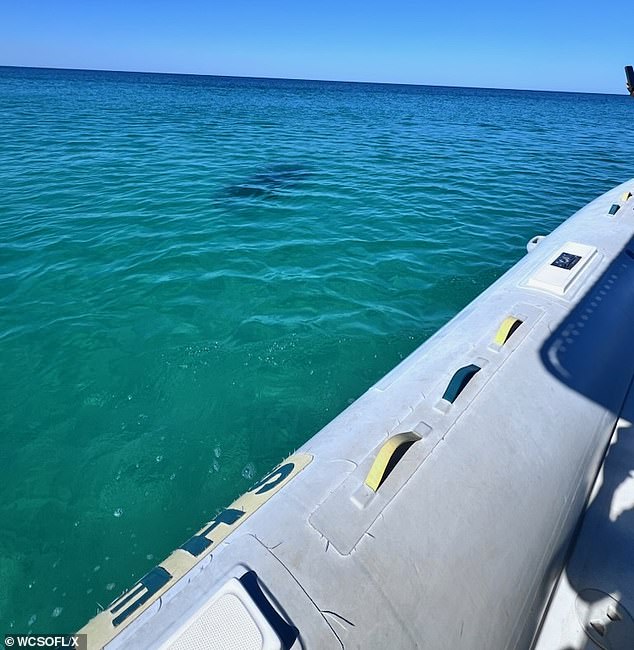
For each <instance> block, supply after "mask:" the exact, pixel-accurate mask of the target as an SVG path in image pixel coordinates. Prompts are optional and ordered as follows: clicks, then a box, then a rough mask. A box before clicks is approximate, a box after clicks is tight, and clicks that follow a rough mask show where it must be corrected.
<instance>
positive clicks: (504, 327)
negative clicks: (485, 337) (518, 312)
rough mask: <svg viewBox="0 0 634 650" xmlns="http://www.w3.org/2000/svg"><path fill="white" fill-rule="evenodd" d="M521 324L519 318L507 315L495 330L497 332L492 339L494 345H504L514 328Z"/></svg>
mask: <svg viewBox="0 0 634 650" xmlns="http://www.w3.org/2000/svg"><path fill="white" fill-rule="evenodd" d="M521 324H522V321H521V320H520V319H519V318H515V316H509V317H508V318H505V319H504V321H503V322H502V324H501V325H500V328H499V329H498V331H497V334H496V335H495V339H493V342H494V343H495V344H496V345H500V346H502V345H504V344H505V343H506V342H507V341H508V340H509V338H511V335H512V334H513V332H515V330H516V329H517V328H518V327H519V326H520V325H521Z"/></svg>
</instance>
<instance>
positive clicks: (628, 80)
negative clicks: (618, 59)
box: [625, 65, 634, 97]
mask: <svg viewBox="0 0 634 650" xmlns="http://www.w3.org/2000/svg"><path fill="white" fill-rule="evenodd" d="M625 85H626V86H627V92H628V93H630V95H631V96H632V97H634V68H632V66H631V65H626V66H625Z"/></svg>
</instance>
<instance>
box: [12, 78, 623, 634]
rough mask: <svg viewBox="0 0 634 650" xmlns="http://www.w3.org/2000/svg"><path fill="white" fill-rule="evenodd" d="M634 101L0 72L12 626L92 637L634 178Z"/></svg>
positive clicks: (385, 87) (497, 92)
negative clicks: (156, 570) (218, 520)
mask: <svg viewBox="0 0 634 650" xmlns="http://www.w3.org/2000/svg"><path fill="white" fill-rule="evenodd" d="M633 109H634V103H632V101H631V100H630V99H629V98H628V97H626V96H605V95H584V94H571V93H539V92H522V91H504V90H482V89H460V88H440V87H415V86H393V85H379V84H347V83H326V82H308V81H283V80H264V79H237V78H219V77H196V76H175V75H149V74H133V73H106V72H88V71H59V70H37V69H17V68H0V135H1V137H0V179H1V180H2V190H3V197H2V204H1V206H0V229H1V230H0V232H1V234H2V236H1V238H0V261H1V264H0V343H1V345H2V349H1V355H2V356H1V359H2V370H3V371H2V373H0V405H1V408H0V433H1V435H0V459H1V462H2V472H3V480H2V482H1V483H0V519H1V520H2V522H3V530H4V533H3V535H2V536H0V631H4V632H6V633H26V632H29V631H33V632H45V633H55V632H63V633H69V632H71V631H73V630H75V629H77V628H78V627H80V626H81V625H82V624H83V623H84V622H85V621H86V620H87V619H88V618H89V617H91V616H92V615H94V614H95V613H96V611H97V609H98V608H100V607H103V606H105V605H107V604H108V603H109V602H110V601H111V600H113V598H115V597H116V596H117V595H118V594H119V593H120V592H121V591H122V590H123V589H125V588H127V587H129V586H131V585H132V583H133V582H134V580H135V579H137V578H139V577H140V576H142V575H143V574H144V573H145V572H146V571H148V570H149V569H150V568H151V567H152V566H154V565H155V564H156V563H157V562H159V561H160V560H161V559H162V558H163V557H165V556H166V555H167V554H168V553H169V552H170V551H171V550H172V549H173V548H175V547H176V546H178V545H179V544H180V543H182V542H183V541H184V540H185V539H186V538H187V537H188V536H189V535H191V534H192V532H193V531H195V530H196V529H198V528H199V527H200V526H201V525H202V524H203V523H204V522H205V521H207V520H208V519H210V518H211V517H212V516H213V515H214V514H215V513H216V512H217V511H218V510H219V509H220V508H221V507H222V506H224V505H227V504H229V503H230V502H231V501H232V500H233V499H234V498H236V497H237V496H238V495H239V494H241V493H242V492H243V491H244V490H246V489H247V488H248V487H249V485H250V484H252V483H253V482H254V481H255V480H256V479H257V478H258V477H259V476H261V475H263V474H264V473H265V472H266V471H267V470H268V469H270V468H271V467H272V466H273V465H274V464H276V463H277V462H279V461H280V460H281V459H282V458H283V457H284V456H285V455H287V454H288V453H290V452H292V451H293V450H294V449H296V448H297V447H298V446H300V445H301V444H302V443H303V442H304V441H305V440H307V439H308V438H309V437H310V436H312V435H313V434H314V433H316V432H317V431H318V430H319V428H320V427H322V426H323V425H324V424H326V423H327V422H328V421H329V420H330V419H332V418H333V417H334V416H335V415H336V414H337V413H339V412H340V411H341V410H342V409H344V408H345V407H346V406H347V405H348V404H349V403H350V402H351V401H353V400H354V399H355V398H356V397H358V396H359V395H360V394H361V393H362V392H364V391H365V390H366V389H367V388H368V387H370V386H371V385H372V384H373V383H374V382H375V381H376V380H378V379H379V378H380V377H381V376H382V375H383V374H384V373H385V372H387V371H388V370H390V369H391V368H392V367H393V366H394V365H395V364H396V363H398V362H399V360H401V359H403V358H404V357H405V356H406V355H408V354H409V353H410V352H411V351H412V350H413V349H414V348H415V347H417V346H418V345H419V344H420V343H422V342H423V341H424V340H425V339H426V338H427V337H429V336H430V335H431V334H432V333H433V332H434V331H435V330H436V329H437V328H438V327H440V326H441V325H442V324H443V323H445V322H446V321H447V320H449V319H450V318H451V317H452V316H453V315H454V314H456V313H457V312H458V311H459V310H460V309H461V308H462V307H463V306H465V305H466V304H467V303H468V302H469V301H470V300H472V299H473V298H474V297H475V296H477V295H478V293H480V292H481V291H482V290H483V289H485V288H486V287H487V286H488V285H489V284H490V283H491V282H492V281H493V280H495V279H496V278H498V277H499V276H500V275H501V274H502V273H503V272H504V271H505V270H506V269H508V268H509V267H510V266H511V265H512V264H514V263H515V262H516V261H517V260H518V259H520V258H521V257H522V255H524V252H525V248H524V246H525V243H526V241H527V240H528V239H530V238H531V237H532V236H533V235H535V234H546V233H548V232H549V231H551V230H552V229H553V228H554V227H556V226H557V225H558V224H559V223H560V222H562V221H563V220H564V219H565V218H567V217H568V216H570V215H571V214H572V213H574V212H575V211H576V210H577V209H579V208H580V207H582V206H583V205H584V204H585V203H587V202H588V201H589V200H591V199H592V198H594V197H595V196H597V195H598V194H600V193H602V192H604V191H606V190H607V189H609V188H611V187H612V186H614V185H615V184H617V183H620V182H622V181H624V180H626V179H628V178H630V177H632V176H634V169H633V164H632V144H633V140H632V137H631V125H632V110H633Z"/></svg>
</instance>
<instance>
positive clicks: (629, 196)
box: [621, 192, 632, 201]
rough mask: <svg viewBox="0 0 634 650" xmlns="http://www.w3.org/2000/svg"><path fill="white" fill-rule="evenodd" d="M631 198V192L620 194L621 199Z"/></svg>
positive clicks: (627, 199)
mask: <svg viewBox="0 0 634 650" xmlns="http://www.w3.org/2000/svg"><path fill="white" fill-rule="evenodd" d="M631 198H632V192H623V194H622V195H621V201H629V199H631Z"/></svg>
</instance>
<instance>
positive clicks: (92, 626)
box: [79, 453, 313, 650]
mask: <svg viewBox="0 0 634 650" xmlns="http://www.w3.org/2000/svg"><path fill="white" fill-rule="evenodd" d="M312 459H313V457H312V456H311V455H310V454H304V453H298V454H294V455H293V456H290V457H289V458H287V459H286V460H285V461H284V462H283V463H281V464H280V465H278V466H277V467H276V468H275V469H274V470H273V471H272V472H270V473H269V474H267V475H266V476H265V477H264V478H263V479H262V480H261V481H259V482H258V483H257V484H256V485H255V486H254V487H252V488H251V490H249V491H248V492H247V493H246V494H243V495H242V496H241V497H240V498H239V499H237V500H236V501H234V502H233V503H232V504H231V505H230V506H229V508H225V511H226V510H235V511H238V510H239V511H241V512H243V513H244V514H243V515H242V516H240V517H239V518H238V519H237V520H236V521H235V522H234V523H232V524H225V523H223V522H220V523H219V524H218V525H217V527H214V529H213V530H212V531H210V532H208V533H206V534H205V537H206V538H207V539H209V541H210V542H212V543H211V544H210V545H209V546H208V547H207V548H206V549H205V550H204V551H203V552H201V553H200V554H199V555H198V556H193V555H191V554H190V553H187V552H186V551H184V550H182V549H176V550H175V551H173V552H172V554H171V555H170V556H169V557H167V558H166V559H165V560H163V562H161V563H160V564H159V565H158V566H159V567H162V568H163V569H165V570H166V571H167V572H168V573H169V574H170V579H169V581H168V582H167V583H166V584H165V585H164V586H162V587H161V588H160V589H158V590H157V591H156V592H154V593H153V594H152V597H151V598H149V599H148V600H147V601H145V602H144V603H143V604H142V605H141V606H139V607H138V608H137V609H136V610H135V611H134V612H133V613H132V614H130V616H129V617H126V619H125V620H124V621H123V622H122V623H121V624H120V625H118V626H117V627H115V626H114V624H113V621H114V619H115V618H116V615H118V614H119V612H116V614H113V612H112V609H116V608H117V603H118V602H119V603H120V602H122V601H123V600H125V599H127V597H128V596H129V595H130V593H131V592H130V591H129V592H127V593H124V594H123V595H122V596H120V597H119V598H118V599H117V600H116V601H114V602H113V603H111V604H110V605H109V606H108V608H107V609H106V610H104V611H103V612H101V613H100V614H98V615H97V616H95V617H94V618H93V619H92V620H91V621H89V622H88V623H87V624H86V625H85V626H84V627H83V628H82V629H81V630H80V631H79V633H80V634H86V635H87V639H88V649H89V650H92V649H95V650H96V649H97V648H102V647H103V646H104V645H106V644H107V643H109V642H110V641H112V639H113V638H114V637H115V636H116V635H117V634H118V633H119V632H121V631H122V630H123V629H125V628H126V627H127V626H128V625H129V624H130V623H132V622H133V621H134V620H135V619H137V618H138V617H139V616H140V615H141V614H142V613H143V612H144V611H145V610H147V609H148V608H149V607H151V606H152V605H153V604H154V603H155V602H156V601H157V600H158V599H159V598H160V597H161V596H162V595H163V594H164V593H165V592H166V591H167V590H168V589H170V588H171V587H173V586H174V584H175V583H176V582H177V581H178V580H180V579H181V578H182V577H183V576H184V575H185V574H186V573H188V572H189V571H190V570H191V569H192V568H193V567H194V566H196V565H197V564H198V563H199V562H201V561H202V560H203V559H204V558H205V557H207V556H208V555H209V554H210V553H211V552H212V551H213V550H214V549H215V548H216V547H217V546H218V544H220V542H222V541H223V540H224V539H225V538H226V537H227V536H228V535H229V534H230V533H232V532H233V531H234V530H235V529H236V528H238V527H239V526H240V524H242V523H244V522H245V521H246V520H247V519H248V518H249V517H250V516H251V515H252V514H253V513H255V512H256V510H258V509H259V508H260V507H261V506H263V505H264V504H265V503H266V502H267V501H268V500H269V499H270V498H271V497H272V496H273V495H275V494H277V493H278V492H279V491H280V490H281V489H282V488H283V487H284V486H285V485H286V484H287V483H289V482H290V481H291V480H292V479H293V478H294V477H295V476H297V474H299V472H301V471H302V470H303V469H304V468H305V467H306V466H307V465H308V464H309V463H310V462H311V461H312ZM289 466H291V467H290V468H289ZM225 511H222V512H225ZM222 512H221V513H220V514H219V515H217V517H216V519H219V518H220V516H221V515H222ZM215 522H216V520H212V521H211V522H209V524H207V526H205V527H204V528H201V530H200V531H199V533H202V532H204V531H206V529H208V528H209V526H210V524H213V523H215ZM135 589H136V587H135ZM133 591H134V589H133ZM141 596H142V594H139V596H138V598H140V597H141ZM136 598H137V597H135V598H132V599H131V601H130V603H133V602H134V600H135V599H136ZM127 606H128V604H127V603H126V607H127ZM121 609H125V608H124V607H121Z"/></svg>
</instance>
